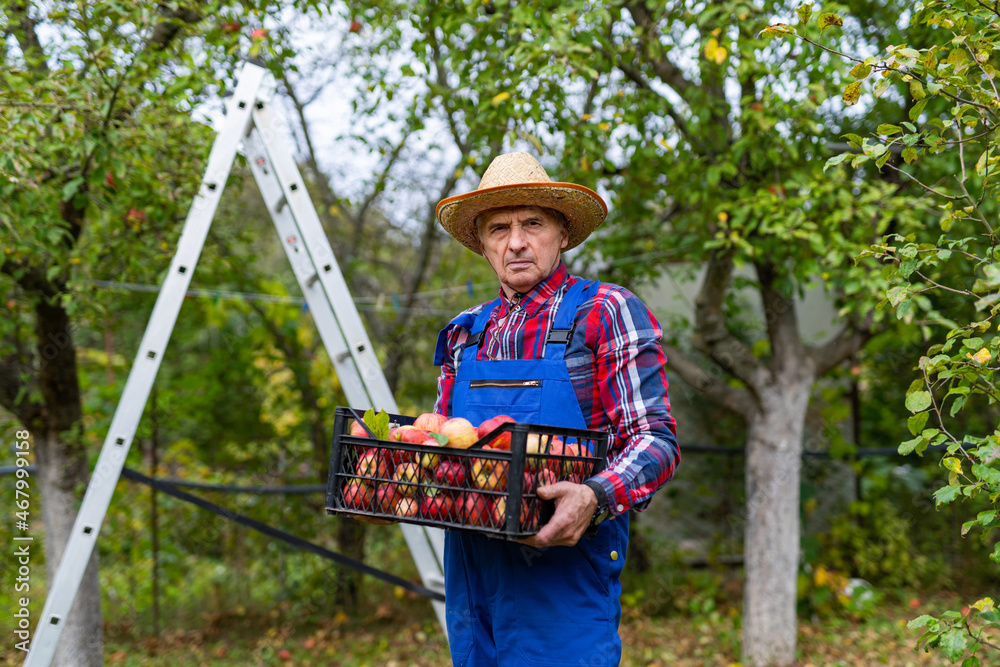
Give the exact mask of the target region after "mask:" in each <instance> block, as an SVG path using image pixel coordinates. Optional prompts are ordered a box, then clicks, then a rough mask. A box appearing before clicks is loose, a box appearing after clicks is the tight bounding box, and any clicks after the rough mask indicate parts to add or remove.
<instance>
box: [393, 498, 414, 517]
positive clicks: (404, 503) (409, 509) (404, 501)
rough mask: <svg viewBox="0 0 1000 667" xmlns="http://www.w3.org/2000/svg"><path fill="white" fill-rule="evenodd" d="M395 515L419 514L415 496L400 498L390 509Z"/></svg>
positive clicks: (409, 515)
mask: <svg viewBox="0 0 1000 667" xmlns="http://www.w3.org/2000/svg"><path fill="white" fill-rule="evenodd" d="M392 513H393V514H395V515H396V516H402V517H413V516H417V515H418V514H420V505H419V504H418V503H417V499H416V498H400V499H399V501H398V502H397V503H396V505H395V507H393V509H392Z"/></svg>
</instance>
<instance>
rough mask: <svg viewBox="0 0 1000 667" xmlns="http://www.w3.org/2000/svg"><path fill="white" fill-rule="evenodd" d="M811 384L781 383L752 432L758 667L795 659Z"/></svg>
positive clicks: (748, 555)
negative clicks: (804, 451) (804, 442)
mask: <svg viewBox="0 0 1000 667" xmlns="http://www.w3.org/2000/svg"><path fill="white" fill-rule="evenodd" d="M812 381H813V378H812V375H811V374H809V375H808V377H801V376H800V377H798V378H795V379H794V381H792V382H788V383H782V382H781V380H780V379H779V380H778V382H777V383H776V384H775V385H774V386H772V387H769V388H768V390H767V391H766V392H765V393H764V395H763V400H762V405H761V408H762V409H761V411H760V412H759V413H757V414H756V415H754V416H753V417H752V418H751V419H750V421H749V424H748V426H749V428H748V433H747V463H746V487H747V505H746V512H747V522H746V534H745V536H744V556H745V562H746V585H745V588H744V598H743V662H744V663H745V664H747V665H753V666H754V667H761V666H762V665H791V664H792V663H793V662H794V659H795V634H796V618H795V607H796V584H797V580H798V571H799V532H800V531H799V471H800V469H801V467H802V432H803V426H804V422H805V414H806V407H807V406H808V404H809V394H810V389H811V387H812Z"/></svg>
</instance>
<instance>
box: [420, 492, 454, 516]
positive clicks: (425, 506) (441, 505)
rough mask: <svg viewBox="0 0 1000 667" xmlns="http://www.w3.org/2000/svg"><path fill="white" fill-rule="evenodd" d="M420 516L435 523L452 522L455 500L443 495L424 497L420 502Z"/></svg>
mask: <svg viewBox="0 0 1000 667" xmlns="http://www.w3.org/2000/svg"><path fill="white" fill-rule="evenodd" d="M420 516H422V517H424V518H426V519H435V520H437V521H454V520H455V499H454V498H452V497H451V496H447V495H444V494H439V495H436V496H424V499H423V500H422V501H421V502H420Z"/></svg>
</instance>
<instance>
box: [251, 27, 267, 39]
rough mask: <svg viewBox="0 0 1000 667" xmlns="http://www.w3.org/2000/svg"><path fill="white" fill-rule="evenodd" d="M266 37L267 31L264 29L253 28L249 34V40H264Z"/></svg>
mask: <svg viewBox="0 0 1000 667" xmlns="http://www.w3.org/2000/svg"><path fill="white" fill-rule="evenodd" d="M265 37H267V30H265V29H264V28H254V29H253V30H252V31H251V32H250V39H264V38H265Z"/></svg>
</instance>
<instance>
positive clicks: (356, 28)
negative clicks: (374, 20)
mask: <svg viewBox="0 0 1000 667" xmlns="http://www.w3.org/2000/svg"><path fill="white" fill-rule="evenodd" d="M347 29H348V30H350V31H351V32H354V33H358V32H361V22H360V21H351V25H350V26H348V28H347Z"/></svg>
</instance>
